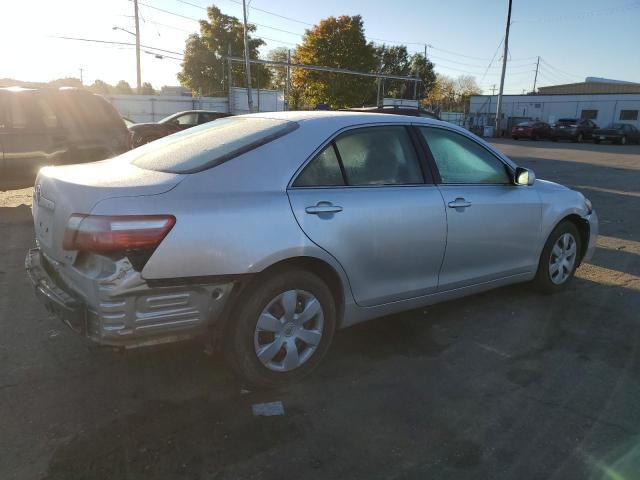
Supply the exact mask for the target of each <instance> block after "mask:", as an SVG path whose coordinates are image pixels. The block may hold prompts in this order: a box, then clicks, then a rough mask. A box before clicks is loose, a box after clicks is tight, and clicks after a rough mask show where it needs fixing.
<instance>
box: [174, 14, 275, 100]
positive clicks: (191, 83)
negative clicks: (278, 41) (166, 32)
mask: <svg viewBox="0 0 640 480" xmlns="http://www.w3.org/2000/svg"><path fill="white" fill-rule="evenodd" d="M207 17H208V21H206V20H201V21H200V34H195V33H194V34H192V35H189V38H187V41H186V45H185V50H184V61H183V62H182V71H181V72H180V73H178V80H179V81H180V83H181V84H182V85H183V86H185V87H187V88H190V89H191V90H192V91H193V92H194V93H201V94H202V95H204V96H210V95H215V94H219V93H220V92H221V91H225V90H227V88H228V85H227V83H228V82H227V81H226V69H227V66H226V61H225V60H224V59H223V58H222V57H223V56H225V55H227V53H228V50H227V49H228V48H229V46H231V54H232V55H235V56H242V55H244V44H243V29H242V23H240V21H239V20H238V19H237V18H236V17H232V16H230V15H224V14H223V13H222V12H221V11H220V9H219V8H218V7H216V6H215V5H214V6H211V7H209V8H207ZM248 29H249V34H251V33H252V32H254V31H255V29H256V27H255V25H249V26H248ZM262 45H264V41H263V40H261V39H259V38H251V36H250V35H249V58H254V59H255V58H258V48H259V47H260V46H262ZM258 76H259V77H260V85H261V86H264V85H269V83H270V78H271V72H270V71H269V69H268V68H266V67H265V66H264V65H256V64H252V65H251V81H252V85H253V86H257V85H258ZM232 77H233V85H234V86H245V85H246V75H245V71H244V64H240V63H235V62H234V64H233V66H232Z"/></svg>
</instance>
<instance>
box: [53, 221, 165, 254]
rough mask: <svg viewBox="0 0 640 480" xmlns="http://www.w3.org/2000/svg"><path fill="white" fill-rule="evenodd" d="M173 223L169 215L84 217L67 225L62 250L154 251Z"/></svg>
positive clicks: (104, 251) (103, 251) (97, 251)
mask: <svg viewBox="0 0 640 480" xmlns="http://www.w3.org/2000/svg"><path fill="white" fill-rule="evenodd" d="M175 223H176V219H175V217H174V216H172V215H120V216H105V215H83V214H79V213H74V214H73V215H71V217H70V218H69V221H68V222H67V228H66V230H65V232H64V241H63V244H62V246H63V248H64V249H65V250H79V251H83V252H96V253H107V252H127V251H132V250H149V249H154V248H156V247H157V246H158V245H159V244H160V242H161V241H162V240H163V239H164V237H166V236H167V234H168V233H169V231H170V230H171V229H172V228H173V226H174V225H175Z"/></svg>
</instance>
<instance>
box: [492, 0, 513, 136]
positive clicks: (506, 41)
mask: <svg viewBox="0 0 640 480" xmlns="http://www.w3.org/2000/svg"><path fill="white" fill-rule="evenodd" d="M511 3H512V0H509V11H508V13H507V28H506V30H505V33H504V53H503V54H502V75H501V76H500V90H499V91H498V106H497V108H496V131H495V134H496V135H497V134H499V133H500V116H501V113H502V93H503V92H504V75H505V73H506V71H507V55H509V27H510V26H511Z"/></svg>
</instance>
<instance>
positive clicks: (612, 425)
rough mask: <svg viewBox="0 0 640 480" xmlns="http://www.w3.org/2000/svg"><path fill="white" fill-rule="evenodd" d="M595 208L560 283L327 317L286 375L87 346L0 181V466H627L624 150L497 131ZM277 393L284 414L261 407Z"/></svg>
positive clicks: (637, 180) (458, 472)
mask: <svg viewBox="0 0 640 480" xmlns="http://www.w3.org/2000/svg"><path fill="white" fill-rule="evenodd" d="M496 144H497V146H498V147H499V148H501V149H502V150H503V151H505V152H506V153H507V154H508V155H510V156H511V157H512V158H514V159H515V160H516V161H517V162H518V163H520V164H522V165H523V166H528V167H531V168H533V169H534V170H535V171H536V173H537V175H538V176H539V177H541V178H546V179H550V180H554V181H559V182H562V183H565V184H567V185H570V186H572V187H574V188H576V189H578V190H580V191H582V192H584V193H585V195H587V196H588V197H589V198H591V200H592V201H593V203H594V205H595V208H596V209H597V210H598V213H599V216H600V219H601V237H600V239H599V242H598V249H597V253H596V256H595V258H594V259H593V261H592V262H590V263H589V264H585V265H583V266H582V267H581V268H580V269H579V270H578V274H577V279H576V281H575V282H574V283H573V284H572V285H571V287H570V288H568V289H567V290H566V291H565V292H563V293H562V294H560V295H556V296H551V297H549V296H541V295H538V294H536V293H533V292H532V291H531V289H530V288H529V287H528V286H527V285H520V286H514V287H508V288H503V289H499V290H496V291H493V292H489V293H486V294H482V295H476V296H474V297H470V298H467V299H464V300H458V301H455V302H449V303H446V304H441V305H437V306H433V307H429V308H427V309H425V310H418V311H412V312H407V313H405V314H402V315H395V316H392V317H387V318H384V319H380V320H376V321H372V322H368V323H366V324H362V325H359V326H356V327H353V328H351V329H347V330H343V331H340V332H339V333H338V334H337V338H336V340H335V343H334V345H333V346H332V349H331V351H330V354H329V355H328V358H327V359H326V361H325V362H324V364H323V365H322V366H321V367H320V368H319V369H318V370H317V371H316V372H315V374H314V375H313V376H312V377H311V378H309V379H308V380H306V381H304V382H302V383H300V384H297V385H294V386H291V387H289V388H286V389H281V390H276V391H269V392H246V391H242V389H241V386H240V385H239V384H238V383H237V382H236V381H235V380H234V379H233V378H231V376H230V375H229V374H228V372H227V371H226V369H225V368H224V366H223V364H222V362H221V360H220V358H219V357H218V356H217V355H215V354H214V355H205V354H204V353H203V349H202V347H201V346H200V345H198V344H182V345H177V346H169V347H164V348H156V349H150V350H141V351H137V352H133V353H127V354H114V353H110V352H106V351H102V350H98V351H96V350H95V349H92V348H90V347H89V346H88V345H87V344H85V343H84V342H83V341H82V340H81V339H80V338H77V337H76V336H75V335H74V334H73V333H72V332H70V331H68V330H67V329H65V328H64V327H63V326H62V325H60V324H59V323H57V322H56V321H54V320H52V319H50V318H48V316H47V315H46V313H45V311H44V309H43V308H42V307H41V306H40V305H39V304H38V303H37V302H36V300H35V297H34V295H33V293H32V291H31V288H30V286H29V283H28V280H27V278H26V276H25V274H24V272H23V260H24V255H25V252H26V250H27V248H29V247H30V246H31V245H32V237H33V232H32V227H31V224H30V209H29V203H30V198H31V192H30V189H23V190H10V191H5V192H0V231H1V232H2V241H1V242H0V332H1V334H0V431H2V435H0V452H2V453H1V454H0V478H2V479H3V480H4V479H37V478H47V479H65V480H67V479H103V478H104V479H110V480H115V479H125V478H126V479H147V478H149V479H157V478H166V479H200V478H202V479H205V478H206V479H209V478H211V479H212V478H216V479H227V478H229V479H232V478H255V479H271V478H273V479H276V478H288V477H292V476H294V475H295V476H301V477H302V478H305V479H316V478H317V479H324V478H362V479H372V478H393V479H414V478H415V479H423V478H456V479H467V478H468V479H479V478H504V479H513V478H517V479H541V478H544V479H549V478H557V479H563V480H565V479H585V478H603V479H604V478H637V475H638V471H640V450H639V449H638V448H639V447H638V440H637V439H638V435H639V434H640V383H639V382H640V363H639V361H638V358H639V355H638V354H639V351H638V349H639V347H640V343H639V341H640V323H639V321H640V313H639V311H640V221H639V219H640V147H636V146H627V147H620V146H609V145H591V144H584V145H574V144H565V143H559V144H556V143H550V142H524V141H522V142H514V141H510V140H505V141H499V142H496ZM277 400H280V401H282V402H283V405H284V409H285V414H284V416H277V417H266V418H258V417H254V416H253V414H252V409H251V406H252V405H253V404H255V403H260V402H270V401H277Z"/></svg>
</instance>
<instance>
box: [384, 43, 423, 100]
mask: <svg viewBox="0 0 640 480" xmlns="http://www.w3.org/2000/svg"><path fill="white" fill-rule="evenodd" d="M375 54H376V62H377V72H379V73H383V74H386V75H397V76H402V77H415V76H417V77H418V78H420V80H422V82H421V83H420V84H418V87H417V90H416V94H417V95H418V96H421V95H422V96H423V95H424V94H425V92H428V91H429V90H430V89H431V87H432V86H433V84H434V82H435V72H434V71H433V63H431V62H430V61H429V60H428V59H426V58H425V57H424V55H422V54H421V53H415V54H413V55H411V54H409V52H408V51H407V47H406V46H405V45H393V46H392V45H385V44H382V45H378V46H377V47H376V53H375ZM383 87H384V88H382V90H383V92H384V96H385V97H393V98H413V92H414V82H411V81H408V80H384V83H383ZM381 93H382V92H381Z"/></svg>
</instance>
